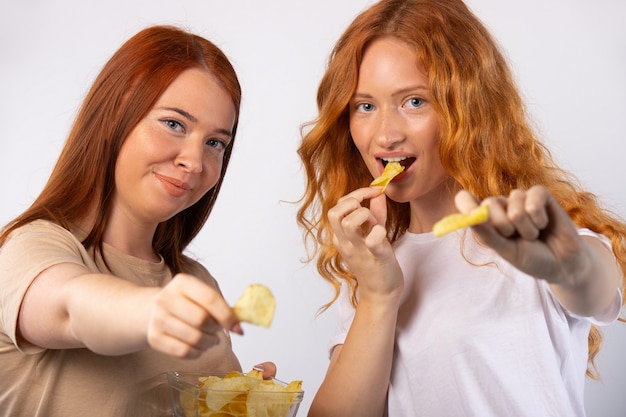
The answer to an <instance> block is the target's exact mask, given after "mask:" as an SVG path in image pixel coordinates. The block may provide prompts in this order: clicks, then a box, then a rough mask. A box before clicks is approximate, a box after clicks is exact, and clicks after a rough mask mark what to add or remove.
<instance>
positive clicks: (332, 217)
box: [328, 188, 404, 299]
mask: <svg viewBox="0 0 626 417" xmlns="http://www.w3.org/2000/svg"><path fill="white" fill-rule="evenodd" d="M366 199H370V208H369V209H368V208H367V207H364V206H362V203H363V201H364V200H366ZM328 219H329V221H330V225H331V227H332V229H333V232H334V234H333V244H334V245H335V247H336V248H337V250H338V251H339V253H340V254H341V257H342V259H343V261H344V262H345V263H346V265H347V266H348V268H349V269H350V271H351V272H352V273H353V274H354V275H355V276H356V278H357V280H358V282H359V291H360V299H366V298H368V297H370V296H372V297H376V296H385V297H386V296H388V295H393V296H394V297H399V295H400V293H401V292H402V288H403V285H404V279H403V277H402V271H401V270H400V266H399V265H398V261H397V260H396V257H395V255H394V252H393V249H392V247H391V244H390V243H389V241H388V239H387V230H386V228H385V222H386V219H387V202H386V197H385V194H382V193H381V192H380V189H377V188H361V189H358V190H355V191H353V192H351V193H349V194H347V195H346V196H344V197H342V198H341V199H339V201H338V202H337V204H336V205H335V206H334V207H333V208H332V209H330V210H329V211H328Z"/></svg>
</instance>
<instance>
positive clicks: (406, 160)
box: [380, 156, 415, 171]
mask: <svg viewBox="0 0 626 417" xmlns="http://www.w3.org/2000/svg"><path fill="white" fill-rule="evenodd" d="M380 160H381V162H382V163H383V168H384V167H386V166H387V164H388V163H389V162H398V163H399V164H400V165H402V166H403V167H404V170H405V171H406V170H407V169H408V168H409V166H411V165H412V164H413V162H415V158H414V157H412V156H411V157H407V156H397V157H393V158H380Z"/></svg>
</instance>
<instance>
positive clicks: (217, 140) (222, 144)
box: [207, 139, 228, 150]
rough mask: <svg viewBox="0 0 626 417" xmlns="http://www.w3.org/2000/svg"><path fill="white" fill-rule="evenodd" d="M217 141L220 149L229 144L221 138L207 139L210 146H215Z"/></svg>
mask: <svg viewBox="0 0 626 417" xmlns="http://www.w3.org/2000/svg"><path fill="white" fill-rule="evenodd" d="M215 143H217V144H219V150H224V149H226V147H227V146H228V144H227V143H226V142H224V141H223V140H220V139H209V140H207V145H209V146H212V147H215V146H214V144H215Z"/></svg>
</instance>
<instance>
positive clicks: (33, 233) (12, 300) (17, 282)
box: [0, 221, 84, 350]
mask: <svg viewBox="0 0 626 417" xmlns="http://www.w3.org/2000/svg"><path fill="white" fill-rule="evenodd" d="M79 246H80V247H79ZM81 248H82V245H81V244H80V242H79V241H78V240H77V239H76V238H75V237H74V236H73V235H72V234H71V233H70V232H69V231H67V230H65V229H63V228H62V227H60V226H57V225H55V224H53V223H50V222H45V221H35V222H33V223H31V224H28V225H26V226H24V227H22V228H20V229H17V230H16V231H15V232H14V233H13V234H12V235H11V236H10V237H9V239H8V240H7V241H6V242H5V244H4V245H3V246H2V247H0V288H2V291H0V332H2V333H4V334H5V335H6V336H7V337H8V338H9V339H10V340H11V341H12V342H13V344H14V345H15V346H16V347H18V349H20V348H21V346H19V341H18V340H17V319H18V314H19V310H20V306H21V304H22V300H23V299H24V295H25V294H26V292H27V291H28V288H29V287H30V285H31V283H32V282H33V281H34V279H35V278H36V277H37V276H38V275H39V274H40V273H41V272H42V271H43V270H45V269H46V268H49V267H50V266H52V265H56V264H59V263H65V262H71V263H77V264H81V265H83V264H84V262H83V260H82V257H83V256H84V254H83V255H81V250H80V249H81ZM83 251H84V249H83ZM3 339H4V338H3ZM22 347H26V346H22ZM26 348H27V347H26ZM27 350H28V349H27Z"/></svg>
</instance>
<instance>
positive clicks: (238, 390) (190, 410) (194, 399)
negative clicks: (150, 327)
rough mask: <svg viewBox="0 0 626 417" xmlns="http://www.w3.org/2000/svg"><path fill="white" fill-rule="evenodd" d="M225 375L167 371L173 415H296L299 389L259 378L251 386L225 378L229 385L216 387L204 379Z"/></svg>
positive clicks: (250, 416) (200, 416)
mask: <svg viewBox="0 0 626 417" xmlns="http://www.w3.org/2000/svg"><path fill="white" fill-rule="evenodd" d="M224 376H225V374H218V373H201V372H198V373H196V372H176V371H172V372H168V373H167V383H168V386H169V392H170V397H171V400H172V410H173V413H174V417H295V415H296V413H297V412H298V408H299V407H300V403H301V402H302V398H303V396H304V391H302V390H299V391H296V392H286V391H284V389H285V387H287V385H288V384H286V383H284V382H282V381H279V380H276V379H274V380H273V381H261V380H259V383H258V384H257V383H253V386H249V385H247V386H244V385H240V384H238V383H237V382H238V381H235V379H232V380H228V381H227V382H231V384H223V383H218V384H216V386H218V388H213V387H211V386H210V384H208V383H204V382H203V381H204V380H205V379H213V380H216V379H217V378H219V379H222V378H224ZM244 377H245V375H244ZM222 381H226V380H222ZM225 387H226V388H227V389H225Z"/></svg>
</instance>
